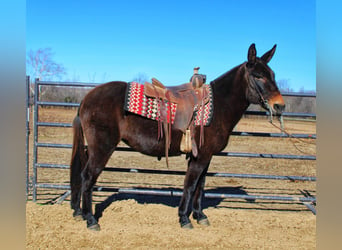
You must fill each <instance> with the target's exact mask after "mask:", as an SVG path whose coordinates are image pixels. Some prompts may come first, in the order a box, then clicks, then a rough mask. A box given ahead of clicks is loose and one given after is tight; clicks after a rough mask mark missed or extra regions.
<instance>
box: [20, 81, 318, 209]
mask: <svg viewBox="0 0 342 250" xmlns="http://www.w3.org/2000/svg"><path fill="white" fill-rule="evenodd" d="M97 85H98V84H95V83H80V82H76V83H75V82H49V81H39V80H38V79H35V84H34V95H33V157H32V158H33V159H32V160H33V164H32V171H33V176H32V177H31V176H30V171H29V136H30V132H31V131H30V126H29V124H30V95H31V94H32V93H30V77H29V76H27V77H26V92H27V94H26V108H27V113H26V198H27V199H28V195H29V193H30V191H31V192H32V200H33V201H36V200H37V189H38V188H45V189H62V190H69V191H68V193H65V194H64V195H63V199H65V198H66V197H67V196H68V194H70V186H69V185H60V184H53V183H38V182H37V179H38V178H37V177H38V169H39V168H51V169H69V166H68V165H63V164H50V163H41V162H38V148H64V149H71V148H72V145H71V144H58V143H45V142H44V143H43V142H39V138H38V137H39V136H38V128H39V127H48V128H49V127H51V128H71V127H72V124H71V123H59V122H45V121H39V107H46V106H49V107H78V106H79V103H64V102H48V101H41V100H39V89H40V86H60V87H80V88H84V87H89V88H93V87H95V86H97ZM283 96H299V97H315V95H313V94H301V93H287V94H283ZM245 114H248V115H269V113H268V112H264V111H246V113H245ZM284 116H285V117H304V118H308V117H310V118H314V119H315V118H316V114H312V113H309V114H307V113H289V112H285V113H284ZM232 135H234V136H256V137H272V138H289V137H290V136H289V135H288V134H286V133H266V132H244V131H233V133H232ZM291 137H292V138H301V139H316V134H291ZM116 150H117V151H127V152H135V151H134V150H133V149H132V148H129V147H118V148H117V149H116ZM215 156H224V157H248V158H270V159H288V160H292V159H296V160H313V161H315V160H316V156H315V155H286V154H264V153H240V152H220V153H218V154H215ZM104 171H109V172H126V173H143V174H167V175H185V171H175V170H155V169H141V168H115V167H110V166H107V167H106V168H105V170H104ZM207 176H211V177H222V178H254V179H269V180H290V181H316V177H314V176H278V175H262V174H234V173H214V172H208V173H207ZM94 191H110V192H117V193H129V194H139V195H163V196H181V195H182V192H181V191H172V190H171V191H165V190H163V191H161V190H156V189H155V190H154V189H144V188H142V189H135V188H112V187H99V186H95V187H94ZM205 197H207V198H230V199H245V200H256V199H260V200H277V201H294V202H300V203H302V204H303V205H305V206H306V207H307V208H308V209H310V210H311V211H312V212H313V213H314V214H316V210H315V206H313V204H314V205H315V204H316V198H315V197H313V196H307V195H304V196H302V197H298V196H277V195H271V196H265V195H249V194H246V195H242V194H227V193H205Z"/></svg>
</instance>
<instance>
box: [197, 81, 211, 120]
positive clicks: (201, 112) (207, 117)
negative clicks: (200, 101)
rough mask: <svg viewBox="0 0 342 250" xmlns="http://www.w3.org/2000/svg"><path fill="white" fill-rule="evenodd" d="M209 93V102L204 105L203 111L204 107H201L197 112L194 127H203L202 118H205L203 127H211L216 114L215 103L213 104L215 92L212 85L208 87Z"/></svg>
mask: <svg viewBox="0 0 342 250" xmlns="http://www.w3.org/2000/svg"><path fill="white" fill-rule="evenodd" d="M206 86H208V87H207V91H208V99H209V101H208V102H207V103H206V104H205V105H204V108H203V110H202V106H199V109H198V110H197V111H195V113H194V125H195V126H200V125H201V118H202V117H203V120H202V122H203V125H204V126H209V124H210V123H211V120H212V118H213V113H214V102H213V99H214V98H213V90H212V88H211V85H210V84H209V85H206Z"/></svg>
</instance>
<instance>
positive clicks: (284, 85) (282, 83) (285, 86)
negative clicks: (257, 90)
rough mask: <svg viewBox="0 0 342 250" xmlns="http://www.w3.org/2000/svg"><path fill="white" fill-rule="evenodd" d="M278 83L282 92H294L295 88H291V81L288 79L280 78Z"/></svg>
mask: <svg viewBox="0 0 342 250" xmlns="http://www.w3.org/2000/svg"><path fill="white" fill-rule="evenodd" d="M277 85H278V88H279V90H280V91H281V92H293V89H292V88H290V85H289V81H288V80H287V79H281V80H278V81H277Z"/></svg>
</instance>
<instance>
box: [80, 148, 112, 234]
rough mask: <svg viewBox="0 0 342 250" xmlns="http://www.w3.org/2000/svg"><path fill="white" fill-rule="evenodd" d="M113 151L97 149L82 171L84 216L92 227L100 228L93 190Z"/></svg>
mask: <svg viewBox="0 0 342 250" xmlns="http://www.w3.org/2000/svg"><path fill="white" fill-rule="evenodd" d="M112 152H113V150H107V151H105V152H103V151H102V152H100V151H97V152H93V153H91V154H89V159H88V162H87V164H86V167H85V168H84V170H83V171H82V214H83V218H84V219H85V220H87V227H88V228H90V229H94V230H99V229H100V226H99V225H98V222H97V220H96V219H95V217H94V214H93V209H92V190H93V187H94V185H95V183H96V181H97V178H98V177H99V175H100V174H101V172H102V170H103V169H104V167H105V165H106V163H107V161H108V159H109V158H110V156H111V154H112Z"/></svg>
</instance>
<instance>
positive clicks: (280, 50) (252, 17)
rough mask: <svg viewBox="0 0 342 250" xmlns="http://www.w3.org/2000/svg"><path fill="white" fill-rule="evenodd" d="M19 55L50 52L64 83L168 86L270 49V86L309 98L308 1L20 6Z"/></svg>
mask: <svg viewBox="0 0 342 250" xmlns="http://www.w3.org/2000/svg"><path fill="white" fill-rule="evenodd" d="M26 11H27V13H26V50H27V51H29V50H31V49H32V50H37V49H39V48H47V47H50V48H52V50H53V52H54V53H55V55H54V59H55V61H56V62H58V63H61V64H63V66H64V67H65V68H66V70H67V75H66V76H65V77H64V80H78V81H83V82H89V81H91V82H105V81H112V80H123V81H131V80H133V79H134V78H135V77H136V76H137V75H138V74H144V75H146V76H147V77H148V78H149V79H150V78H152V77H156V78H158V79H159V80H161V81H162V82H165V83H166V84H168V85H173V84H178V83H184V82H186V81H188V80H189V78H190V76H191V74H192V70H193V68H194V67H195V66H200V67H201V69H200V72H201V73H203V74H206V75H207V79H208V81H211V80H214V79H215V78H216V77H218V76H219V75H221V74H222V73H224V72H226V71H228V70H230V69H231V68H232V67H234V66H236V65H238V64H240V63H242V62H244V61H246V59H247V50H248V47H249V46H250V44H251V43H255V44H256V48H257V55H259V56H262V55H263V53H265V52H266V51H268V50H269V49H271V48H272V46H273V45H274V44H277V50H276V53H275V55H274V57H273V59H272V60H271V62H270V66H271V67H272V69H273V70H274V71H275V74H276V80H277V81H286V82H287V84H288V85H289V87H290V88H292V89H293V90H295V91H298V90H300V89H301V88H304V89H305V90H316V8H315V1H313V0H306V1H298V0H289V1H272V0H268V1H266V0H261V1H252V0H246V1H229V0H222V1H221V0H212V1H209V0H208V1H202V0H197V1H190V0H188V1H185V0H182V1H178V0H174V1H154V0H144V1H138V0H132V1H105V0H103V1H87V0H83V1H70V0H69V1H64V0H59V1H43V0H31V1H30V0H29V1H27V2H26Z"/></svg>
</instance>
